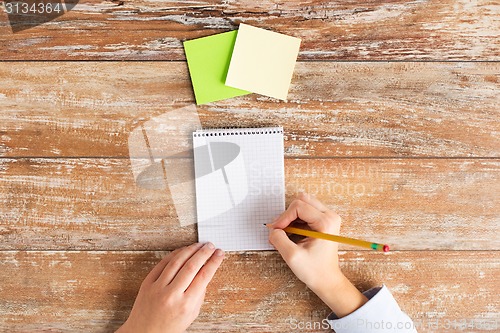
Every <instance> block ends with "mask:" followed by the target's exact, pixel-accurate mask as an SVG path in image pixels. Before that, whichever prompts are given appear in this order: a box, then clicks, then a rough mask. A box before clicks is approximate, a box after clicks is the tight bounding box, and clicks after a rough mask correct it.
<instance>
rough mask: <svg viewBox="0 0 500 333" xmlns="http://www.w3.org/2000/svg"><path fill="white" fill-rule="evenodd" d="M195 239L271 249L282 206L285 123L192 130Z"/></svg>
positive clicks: (231, 248) (240, 247) (241, 248)
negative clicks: (269, 226) (270, 225)
mask: <svg viewBox="0 0 500 333" xmlns="http://www.w3.org/2000/svg"><path fill="white" fill-rule="evenodd" d="M193 149H194V164H195V175H196V180H195V184H196V212H197V221H198V239H199V241H200V242H208V241H210V242H212V243H214V244H215V246H217V247H219V248H221V249H223V250H225V251H246V250H270V249H273V247H272V246H271V244H269V241H268V235H269V232H268V230H267V228H266V227H265V226H264V225H263V224H264V223H271V222H272V220H273V219H274V218H275V217H277V216H278V215H280V214H281V213H282V212H283V211H284V209H285V179H284V178H285V177H284V159H283V153H284V149H283V128H282V127H267V128H239V129H213V130H200V131H196V132H194V133H193Z"/></svg>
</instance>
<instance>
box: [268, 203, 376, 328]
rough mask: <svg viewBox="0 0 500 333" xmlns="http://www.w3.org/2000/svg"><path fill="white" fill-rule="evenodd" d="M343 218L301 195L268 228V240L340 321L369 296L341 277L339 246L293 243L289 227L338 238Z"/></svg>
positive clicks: (313, 241)
mask: <svg viewBox="0 0 500 333" xmlns="http://www.w3.org/2000/svg"><path fill="white" fill-rule="evenodd" d="M340 221H341V219H340V216H339V215H338V214H337V213H335V212H333V211H332V210H330V209H328V208H327V207H326V206H325V205H324V204H322V203H321V202H320V201H319V200H318V199H316V198H314V197H313V196H312V195H309V194H305V193H300V194H299V195H298V197H297V198H296V199H295V200H293V201H292V203H291V204H290V206H289V207H288V209H287V210H286V211H285V212H284V213H283V214H281V215H280V216H279V217H278V218H277V219H276V220H274V221H273V223H271V224H269V225H268V226H269V227H270V228H271V229H272V230H271V232H270V234H269V241H270V242H271V244H272V245H273V246H274V247H275V248H276V250H278V252H279V253H280V254H281V256H282V257H283V259H284V260H285V262H286V263H287V265H288V266H289V267H290V269H291V270H292V271H293V273H294V274H295V275H296V276H297V277H298V278H299V279H300V280H301V281H302V282H304V283H305V284H306V285H307V286H308V287H309V288H310V289H311V290H312V291H313V292H314V293H315V294H316V295H318V296H319V298H321V299H322V300H323V302H325V303H326V304H327V305H328V306H329V307H330V308H331V309H332V311H333V312H335V314H336V315H337V316H338V317H339V318H340V317H343V316H345V315H348V314H349V313H351V312H353V311H355V310H356V309H357V308H359V307H360V306H362V305H363V304H364V303H366V302H367V299H366V297H365V296H364V295H363V294H361V293H360V292H359V291H358V290H357V289H356V287H354V285H353V284H352V283H351V282H350V281H349V280H348V279H347V278H346V277H345V276H344V274H342V272H341V270H340V267H339V258H338V243H336V242H332V241H328V240H324V239H316V238H304V239H303V240H301V241H299V242H298V243H294V242H292V241H291V240H290V239H289V238H288V236H287V235H286V232H285V231H283V230H282V229H284V228H286V227H287V226H288V225H290V224H291V223H292V222H298V223H303V224H306V226H307V227H309V228H310V229H312V230H315V231H319V232H323V233H329V234H335V235H338V234H339V231H340Z"/></svg>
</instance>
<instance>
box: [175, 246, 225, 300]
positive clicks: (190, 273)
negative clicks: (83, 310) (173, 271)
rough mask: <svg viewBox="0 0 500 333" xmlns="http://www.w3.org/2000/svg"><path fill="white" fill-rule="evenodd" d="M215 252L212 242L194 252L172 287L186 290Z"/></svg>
mask: <svg viewBox="0 0 500 333" xmlns="http://www.w3.org/2000/svg"><path fill="white" fill-rule="evenodd" d="M214 252H215V246H214V245H213V244H212V243H207V244H205V245H204V246H203V247H202V248H200V249H199V250H198V251H197V252H196V253H194V254H193V256H192V257H191V258H189V260H187V261H186V263H185V264H184V265H183V266H182V268H181V269H180V270H179V272H178V273H177V275H176V276H175V278H174V279H173V281H172V283H171V286H172V288H174V289H176V290H182V291H183V292H184V291H185V290H186V289H187V288H188V287H189V285H190V284H191V282H193V280H194V278H195V277H196V275H197V274H198V272H199V271H200V269H201V268H202V267H203V265H205V263H206V262H207V260H208V259H209V258H210V257H211V256H212V255H213V254H214Z"/></svg>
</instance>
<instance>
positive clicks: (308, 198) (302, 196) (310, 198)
mask: <svg viewBox="0 0 500 333" xmlns="http://www.w3.org/2000/svg"><path fill="white" fill-rule="evenodd" d="M297 199H299V200H302V201H304V202H306V203H308V204H310V205H311V206H313V207H314V208H316V209H317V210H319V211H320V212H322V213H325V212H326V211H328V207H326V206H325V205H324V204H323V203H322V202H321V201H319V200H318V199H316V197H315V196H314V195H312V194H309V193H304V192H302V193H299V195H297Z"/></svg>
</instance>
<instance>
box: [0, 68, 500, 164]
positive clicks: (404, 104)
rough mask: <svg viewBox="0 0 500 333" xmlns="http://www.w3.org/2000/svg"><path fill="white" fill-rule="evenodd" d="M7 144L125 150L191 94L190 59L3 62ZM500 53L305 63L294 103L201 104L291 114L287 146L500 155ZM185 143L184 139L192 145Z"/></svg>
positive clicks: (60, 151) (230, 113)
mask: <svg viewBox="0 0 500 333" xmlns="http://www.w3.org/2000/svg"><path fill="white" fill-rule="evenodd" d="M0 78H1V80H2V81H3V84H2V86H0V109H1V110H2V112H1V113H0V156H7V157H10V156H13V157H19V156H39V157H51V156H58V157H59V156H62V157H64V156H83V157H85V156H98V157H108V156H111V157H126V156H128V154H129V152H128V147H127V139H128V135H129V134H130V133H131V132H132V131H133V130H134V129H135V128H137V127H138V126H140V125H141V124H142V123H144V122H145V121H148V120H150V119H152V118H155V117H158V116H160V115H162V114H164V113H165V112H169V111H171V110H173V109H176V108H180V107H183V106H186V105H193V103H194V97H193V94H192V88H191V83H190V81H189V75H188V72H187V66H186V64H185V63H158V62H145V63H120V62H105V63H94V62H91V63H82V62H70V63H67V62H55V63H54V62H51V63H0ZM499 92H500V63H467V64H464V63H321V62H315V63H298V64H297V66H296V72H295V77H294V79H293V81H292V86H291V89H290V94H289V101H288V103H284V102H279V101H276V100H272V99H269V98H264V97H262V96H259V95H249V96H246V97H240V98H234V99H230V100H227V101H222V102H218V103H213V104H209V105H205V106H199V107H198V108H197V110H198V113H199V116H200V118H201V121H202V123H203V125H204V126H206V127H218V126H223V127H227V126H265V125H283V126H284V128H285V136H286V141H285V147H286V155H287V156H314V157H318V156H319V157H321V156H323V157H327V156H348V157H351V156H377V157H379V156H397V157H402V156H422V157H429V156H437V157H498V156H500V135H499V133H500V123H499V122H498V118H499V111H500V110H499V108H498V105H499V104H500V93H499ZM186 148H188V147H186Z"/></svg>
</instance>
